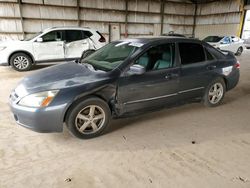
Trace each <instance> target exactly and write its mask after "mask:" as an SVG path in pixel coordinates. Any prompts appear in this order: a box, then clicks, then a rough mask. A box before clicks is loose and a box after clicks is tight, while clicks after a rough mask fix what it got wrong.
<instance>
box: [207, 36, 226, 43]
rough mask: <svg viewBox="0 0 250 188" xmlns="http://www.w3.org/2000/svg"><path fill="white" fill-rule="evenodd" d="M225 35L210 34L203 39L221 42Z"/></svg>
mask: <svg viewBox="0 0 250 188" xmlns="http://www.w3.org/2000/svg"><path fill="white" fill-rule="evenodd" d="M221 39H223V37H219V36H208V37H206V38H204V39H203V41H204V42H220V41H221Z"/></svg>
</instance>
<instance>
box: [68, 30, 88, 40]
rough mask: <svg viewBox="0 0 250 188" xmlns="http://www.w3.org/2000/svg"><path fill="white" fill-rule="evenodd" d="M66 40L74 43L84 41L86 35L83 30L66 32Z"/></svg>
mask: <svg viewBox="0 0 250 188" xmlns="http://www.w3.org/2000/svg"><path fill="white" fill-rule="evenodd" d="M65 39H66V42H73V41H77V40H82V39H84V35H83V33H82V31H81V30H66V31H65Z"/></svg>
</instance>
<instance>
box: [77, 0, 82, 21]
mask: <svg viewBox="0 0 250 188" xmlns="http://www.w3.org/2000/svg"><path fill="white" fill-rule="evenodd" d="M76 3H77V7H76V9H77V25H78V26H80V25H81V18H80V0H77V2H76Z"/></svg>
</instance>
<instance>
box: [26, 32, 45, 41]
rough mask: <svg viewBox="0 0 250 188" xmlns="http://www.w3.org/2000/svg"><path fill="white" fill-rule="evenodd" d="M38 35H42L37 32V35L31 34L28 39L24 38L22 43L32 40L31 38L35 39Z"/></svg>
mask: <svg viewBox="0 0 250 188" xmlns="http://www.w3.org/2000/svg"><path fill="white" fill-rule="evenodd" d="M40 34H42V32H41V31H40V32H38V33H35V34H33V35H30V36H28V37H26V38H24V41H29V40H32V39H33V38H35V37H37V36H38V35H40Z"/></svg>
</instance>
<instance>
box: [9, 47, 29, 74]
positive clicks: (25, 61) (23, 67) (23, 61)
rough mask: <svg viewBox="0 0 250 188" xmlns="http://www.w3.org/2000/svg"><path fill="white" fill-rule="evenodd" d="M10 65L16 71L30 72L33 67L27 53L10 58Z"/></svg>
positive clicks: (16, 54)
mask: <svg viewBox="0 0 250 188" xmlns="http://www.w3.org/2000/svg"><path fill="white" fill-rule="evenodd" d="M10 65H11V67H12V68H13V69H15V70H16V71H19V72H22V71H28V70H30V69H31V67H32V59H31V57H30V56H29V55H27V54H25V53H21V52H20V53H15V54H13V55H12V56H11V57H10Z"/></svg>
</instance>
